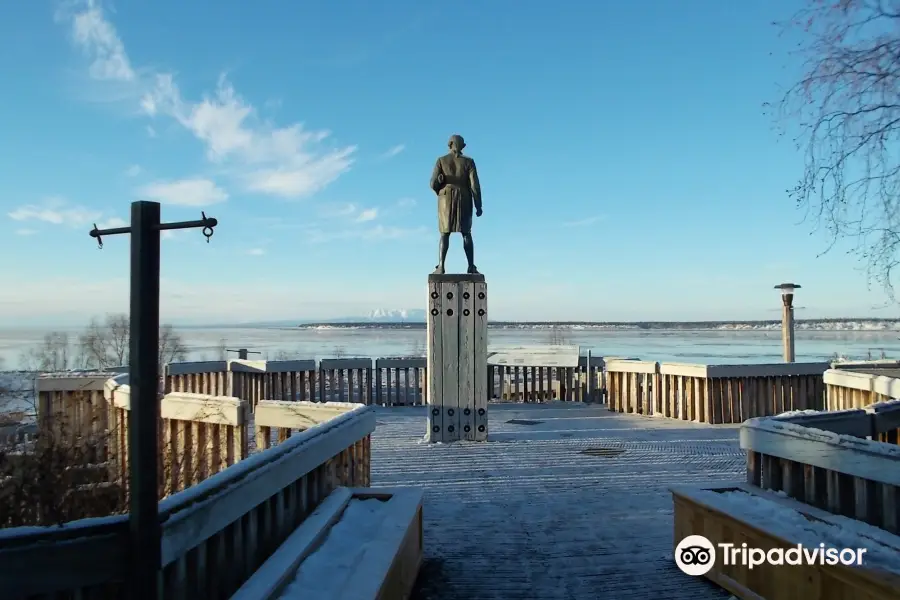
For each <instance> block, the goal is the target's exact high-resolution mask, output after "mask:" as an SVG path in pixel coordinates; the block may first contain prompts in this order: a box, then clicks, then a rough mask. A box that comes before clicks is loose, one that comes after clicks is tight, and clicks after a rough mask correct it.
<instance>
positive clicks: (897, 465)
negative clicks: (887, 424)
mask: <svg viewBox="0 0 900 600" xmlns="http://www.w3.org/2000/svg"><path fill="white" fill-rule="evenodd" d="M766 421H767V420H762V419H753V420H751V421H748V422H747V423H744V424H743V425H742V426H741V448H742V449H744V450H748V451H753V452H759V453H760V454H765V455H767V456H775V457H778V458H785V459H788V460H793V461H796V462H801V463H803V464H806V465H812V466H814V467H820V468H823V469H827V470H829V471H835V472H838V473H844V474H845V475H852V476H853V477H862V478H864V479H869V480H872V481H877V482H880V483H884V484H888V485H895V486H896V485H900V453H898V452H897V448H896V447H895V446H890V445H888V444H883V443H881V442H872V441H869V440H861V439H857V438H852V437H849V436H838V435H837V434H831V433H828V432H822V431H819V432H817V431H816V430H814V429H805V430H804V431H803V432H802V433H800V432H794V431H791V430H789V429H787V426H790V424H785V425H786V427H782V428H779V427H778V423H777V422H776V423H768V422H766ZM794 427H798V426H796V425H794Z"/></svg>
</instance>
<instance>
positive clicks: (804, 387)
mask: <svg viewBox="0 0 900 600" xmlns="http://www.w3.org/2000/svg"><path fill="white" fill-rule="evenodd" d="M828 367H829V365H828V364H827V363H781V364H769V365H694V364H681V363H656V362H648V361H637V360H608V361H607V363H606V379H607V384H606V387H607V394H608V399H607V404H608V406H609V409H610V410H613V411H616V412H623V413H634V414H640V415H647V416H661V417H668V418H672V419H681V420H686V421H698V422H701V423H742V422H743V421H745V420H747V419H750V418H753V417H762V416H770V415H777V414H780V413H782V412H785V411H789V410H821V409H822V408H824V404H825V393H824V392H825V387H824V382H823V379H822V375H823V373H824V372H825V371H826V370H827V369H828Z"/></svg>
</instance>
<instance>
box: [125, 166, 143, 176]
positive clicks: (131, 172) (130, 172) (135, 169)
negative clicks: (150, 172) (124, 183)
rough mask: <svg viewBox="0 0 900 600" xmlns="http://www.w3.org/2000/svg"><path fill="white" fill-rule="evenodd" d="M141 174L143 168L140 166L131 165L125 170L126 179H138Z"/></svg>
mask: <svg viewBox="0 0 900 600" xmlns="http://www.w3.org/2000/svg"><path fill="white" fill-rule="evenodd" d="M140 174H141V166H140V165H131V166H130V167H128V168H127V169H125V177H137V176H138V175H140Z"/></svg>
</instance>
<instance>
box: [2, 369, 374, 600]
mask: <svg viewBox="0 0 900 600" xmlns="http://www.w3.org/2000/svg"><path fill="white" fill-rule="evenodd" d="M124 387H125V386H123V385H122V382H121V381H119V382H118V383H117V384H111V385H110V388H111V389H112V406H114V407H116V406H119V408H117V409H116V410H122V408H121V405H124V404H125V403H126V400H125V399H124V395H125V394H124V391H125V390H124ZM92 391H96V390H92ZM175 398H177V400H174V399H175ZM173 400H174V402H172V403H170V406H169V407H168V408H166V409H165V410H164V414H165V415H167V417H168V419H167V420H168V421H169V422H175V423H176V425H175V426H176V427H178V426H179V425H178V424H179V423H181V422H183V421H185V420H186V419H185V417H188V416H196V411H195V409H196V406H194V404H195V403H194V400H196V398H194V397H192V396H185V395H184V394H178V393H176V394H175V395H174V396H173ZM230 400H233V401H234V402H237V403H239V405H241V406H243V405H244V404H245V403H244V402H242V401H240V400H237V399H230ZM182 401H183V402H182ZM63 402H65V401H63ZM163 402H164V403H165V402H166V401H165V400H163ZM204 403H205V399H204ZM226 405H228V406H231V407H232V408H235V407H236V406H237V405H235V404H234V403H230V404H229V403H226ZM262 405H263V407H265V406H266V403H265V402H263V403H262ZM328 407H329V405H328V404H319V405H317V408H319V409H327V408H328ZM125 410H127V409H125ZM191 411H195V412H191ZM124 416H126V417H127V413H126V414H125V415H124ZM232 416H234V415H232ZM329 416H331V418H329V419H327V420H325V421H321V422H318V423H316V424H313V425H312V426H311V427H309V428H308V429H306V430H305V431H301V432H299V433H296V434H295V435H291V436H289V438H288V439H285V440H284V441H283V442H282V443H279V444H278V445H277V446H275V447H270V448H268V449H267V450H264V451H262V452H260V453H258V454H256V455H253V456H251V457H249V458H246V459H245V460H242V461H239V462H237V463H236V464H233V465H231V466H230V467H228V468H225V469H222V470H219V471H218V472H215V473H208V478H206V479H205V480H203V481H199V482H196V483H195V485H192V486H191V487H188V488H186V489H184V490H182V491H179V492H177V493H174V494H172V495H171V496H168V497H167V498H165V499H164V500H162V501H161V502H160V518H161V521H162V565H163V569H162V573H161V577H162V579H161V580H162V582H163V586H164V589H163V592H162V597H165V598H167V599H168V598H173V599H177V598H185V599H188V598H225V597H228V596H229V595H231V594H232V593H233V592H234V591H235V590H236V589H238V587H240V585H241V584H242V583H243V582H244V581H246V580H247V578H249V576H250V575H251V574H252V573H253V571H254V570H255V569H256V568H257V567H258V566H259V565H260V564H262V562H263V561H265V560H266V559H267V558H268V557H269V555H270V554H271V553H272V552H273V551H274V550H275V549H276V548H277V547H278V546H279V545H280V544H281V543H282V542H283V541H284V539H285V538H286V537H287V536H288V535H289V534H290V533H291V532H292V531H293V530H294V529H295V528H296V527H297V526H298V525H299V523H300V522H302V521H303V520H304V519H305V518H306V517H307V516H308V515H309V514H310V513H311V512H312V510H313V509H314V508H315V507H316V506H317V505H318V504H319V503H320V502H321V501H322V500H323V499H324V498H325V497H326V496H327V495H328V494H329V493H330V492H331V491H332V490H334V489H335V488H337V487H339V486H347V487H359V486H364V485H367V484H368V481H369V470H370V462H369V461H370V459H369V447H370V445H369V436H370V434H371V433H372V432H373V431H374V429H375V415H374V413H373V412H372V410H371V409H370V408H368V407H365V406H362V405H359V404H356V405H352V406H342V407H340V408H339V409H338V410H336V411H333V412H332V414H331V415H329ZM203 418H204V419H209V417H207V416H204V417H203ZM126 422H127V419H126ZM201 423H202V425H201V427H206V426H207V425H214V426H220V427H221V426H222V423H210V422H209V421H208V420H207V421H201ZM226 426H228V425H226ZM191 427H195V425H193V424H192V425H191ZM194 431H196V432H198V434H197V436H194V437H192V438H191V439H192V440H195V439H198V438H199V437H201V436H202V435H206V439H207V440H208V439H210V437H212V434H211V433H210V431H209V430H204V429H196V430H194ZM199 431H206V434H200V433H199ZM220 440H221V436H220ZM178 447H179V448H181V449H182V450H184V449H185V448H186V447H187V446H186V445H185V444H181V443H179V444H178ZM226 453H227V451H226ZM219 456H220V457H221V456H222V454H221V451H220V454H219ZM207 464H208V467H209V469H210V470H212V469H214V468H215V466H214V464H211V463H207ZM184 483H185V481H184V480H183V479H178V485H179V486H183V484H184ZM127 519H128V517H127V515H115V516H111V517H104V518H101V519H84V520H81V521H74V522H69V523H66V525H65V527H62V528H60V527H22V528H7V529H0V564H2V565H3V568H2V569H0V597H2V598H20V597H35V598H48V599H49V598H56V597H60V596H59V594H64V595H74V597H92V598H94V597H97V598H119V597H121V596H122V588H123V585H124V582H125V580H126V578H127V571H126V563H125V561H126V559H127V556H128V554H129V539H128V521H127Z"/></svg>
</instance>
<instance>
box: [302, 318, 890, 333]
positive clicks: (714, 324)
mask: <svg viewBox="0 0 900 600" xmlns="http://www.w3.org/2000/svg"><path fill="white" fill-rule="evenodd" d="M838 323H859V324H867V323H871V324H876V323H879V324H880V323H900V319H872V318H865V319H854V318H841V319H797V320H795V324H796V325H797V326H798V327H801V326H803V325H807V326H808V325H813V326H815V325H829V324H838ZM780 324H781V320H780V319H770V320H766V321H633V322H628V321H490V322H489V323H488V327H490V328H492V329H553V328H574V327H590V328H598V329H601V328H607V329H667V330H689V329H720V328H730V327H733V328H737V327H758V328H763V327H766V328H768V327H774V326H778V325H780ZM298 327H300V328H301V329H315V328H318V327H334V328H354V329H425V322H424V321H403V322H393V323H392V322H372V321H360V322H358V323H345V322H340V323H308V324H304V325H299V326H298Z"/></svg>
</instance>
